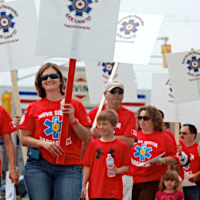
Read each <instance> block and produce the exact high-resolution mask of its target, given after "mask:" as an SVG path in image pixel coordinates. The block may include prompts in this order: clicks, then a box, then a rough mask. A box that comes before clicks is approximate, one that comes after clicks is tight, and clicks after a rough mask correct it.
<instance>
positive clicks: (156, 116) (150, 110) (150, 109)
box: [137, 106, 163, 132]
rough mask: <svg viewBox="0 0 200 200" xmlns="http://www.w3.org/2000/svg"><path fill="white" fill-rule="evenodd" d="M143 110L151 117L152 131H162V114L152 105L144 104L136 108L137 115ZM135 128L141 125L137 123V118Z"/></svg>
mask: <svg viewBox="0 0 200 200" xmlns="http://www.w3.org/2000/svg"><path fill="white" fill-rule="evenodd" d="M143 110H145V111H146V112H147V114H148V115H149V117H150V118H151V119H152V122H153V126H154V131H160V132H163V119H162V115H161V113H160V111H159V110H158V109H157V108H155V107H154V106H144V107H141V108H140V109H139V110H138V116H140V113H141V112H142V111H143ZM137 128H138V130H140V129H141V127H140V125H139V120H137Z"/></svg>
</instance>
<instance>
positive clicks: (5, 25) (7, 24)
mask: <svg viewBox="0 0 200 200" xmlns="http://www.w3.org/2000/svg"><path fill="white" fill-rule="evenodd" d="M13 18H14V16H13V15H12V14H9V15H6V12H5V11H4V12H0V29H3V32H4V33H7V32H9V28H14V26H15V22H12V19H13Z"/></svg>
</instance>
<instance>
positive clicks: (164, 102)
mask: <svg viewBox="0 0 200 200" xmlns="http://www.w3.org/2000/svg"><path fill="white" fill-rule="evenodd" d="M173 91H174V88H172V85H171V82H170V79H169V74H160V73H159V74H153V75H152V91H151V105H153V106H155V107H157V108H158V109H160V110H162V111H163V112H164V115H165V118H164V121H165V122H181V123H190V124H193V125H195V126H196V127H197V129H198V131H200V123H199V122H200V101H194V102H187V103H175V102H174V95H173Z"/></svg>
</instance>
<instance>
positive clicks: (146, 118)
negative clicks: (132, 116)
mask: <svg viewBox="0 0 200 200" xmlns="http://www.w3.org/2000/svg"><path fill="white" fill-rule="evenodd" d="M137 118H138V120H142V119H143V120H144V121H148V120H150V119H151V117H149V116H138V117H137Z"/></svg>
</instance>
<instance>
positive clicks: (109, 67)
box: [102, 62, 115, 75]
mask: <svg viewBox="0 0 200 200" xmlns="http://www.w3.org/2000/svg"><path fill="white" fill-rule="evenodd" d="M114 65H115V63H104V62H103V63H102V66H103V72H104V73H108V75H111V73H112V70H113V67H114Z"/></svg>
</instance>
